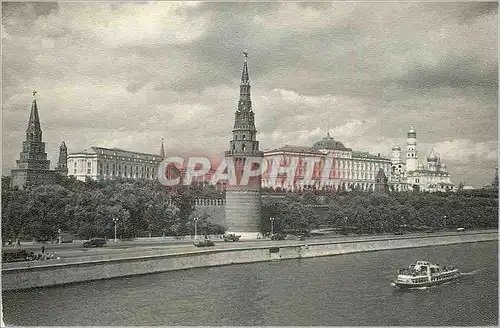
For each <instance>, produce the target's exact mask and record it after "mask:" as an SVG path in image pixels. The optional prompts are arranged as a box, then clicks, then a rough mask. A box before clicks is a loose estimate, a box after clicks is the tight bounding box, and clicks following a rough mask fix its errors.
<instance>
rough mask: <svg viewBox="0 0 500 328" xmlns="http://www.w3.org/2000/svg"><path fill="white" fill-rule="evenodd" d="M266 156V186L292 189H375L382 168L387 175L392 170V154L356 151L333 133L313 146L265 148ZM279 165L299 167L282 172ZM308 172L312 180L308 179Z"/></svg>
mask: <svg viewBox="0 0 500 328" xmlns="http://www.w3.org/2000/svg"><path fill="white" fill-rule="evenodd" d="M264 157H265V159H266V160H267V162H268V169H267V172H266V173H265V174H264V175H263V177H262V187H268V188H281V189H285V190H290V191H295V190H301V189H304V188H314V189H324V188H335V190H356V189H359V190H374V187H375V182H376V176H377V173H378V171H379V169H380V168H381V169H382V170H383V171H384V173H385V175H386V176H387V177H389V176H390V172H391V160H390V159H389V158H385V157H381V156H380V154H378V155H372V154H369V153H366V152H358V151H353V150H352V149H350V148H347V147H345V146H344V144H343V143H342V142H340V141H337V140H335V139H334V138H332V137H331V136H330V134H329V133H327V135H326V137H324V138H323V139H321V140H320V141H318V142H316V143H315V144H314V145H313V146H312V147H304V146H289V145H285V146H284V147H280V148H277V149H273V150H268V151H265V152H264ZM329 161H330V163H331V164H330V163H329ZM277 166H281V167H289V168H294V167H296V169H295V170H294V169H292V171H293V172H292V171H291V172H290V174H283V173H281V174H279V173H278V171H277V170H276V167H277ZM308 170H309V172H308ZM294 172H295V173H294ZM290 175H292V176H293V178H292V177H290ZM308 176H309V177H310V180H309V179H307V177H308Z"/></svg>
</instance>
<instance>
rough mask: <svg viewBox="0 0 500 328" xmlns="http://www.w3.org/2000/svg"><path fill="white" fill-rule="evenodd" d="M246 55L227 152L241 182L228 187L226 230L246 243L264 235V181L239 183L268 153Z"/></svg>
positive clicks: (256, 180)
mask: <svg viewBox="0 0 500 328" xmlns="http://www.w3.org/2000/svg"><path fill="white" fill-rule="evenodd" d="M244 55H245V59H244V62H243V72H242V75H241V84H240V99H239V101H238V109H237V110H236V112H235V119H234V126H233V139H232V140H231V141H230V142H229V147H230V148H229V150H228V151H226V152H225V160H226V163H227V164H228V166H230V165H234V168H235V173H236V180H237V181H236V184H231V180H230V179H229V181H228V184H227V187H226V208H225V226H226V228H227V231H229V232H232V233H236V234H239V235H241V236H242V237H241V238H242V239H255V238H257V235H258V234H259V231H260V227H259V225H260V219H261V218H260V215H261V212H260V209H261V199H260V189H261V178H260V177H255V178H251V179H250V180H249V182H248V183H239V182H240V181H238V180H239V179H240V178H241V176H242V175H243V171H244V168H245V163H246V162H247V161H248V160H249V159H250V158H252V159H255V158H260V159H263V157H264V153H263V152H262V151H260V150H259V142H258V141H257V129H256V128H255V113H254V112H253V110H252V101H251V98H250V79H249V76H248V63H247V61H248V54H247V53H246V52H244ZM247 165H249V164H248V163H247ZM228 172H229V170H228Z"/></svg>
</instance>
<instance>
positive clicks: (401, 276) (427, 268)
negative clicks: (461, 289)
mask: <svg viewBox="0 0 500 328" xmlns="http://www.w3.org/2000/svg"><path fill="white" fill-rule="evenodd" d="M459 277H460V272H459V271H458V269H456V268H454V267H453V266H444V267H440V266H439V264H431V263H429V262H427V261H417V263H415V264H412V265H410V266H409V268H408V269H401V270H399V271H398V278H397V280H396V281H394V285H395V286H396V287H399V288H416V287H428V286H433V285H438V284H442V283H444V282H447V281H451V280H455V279H457V278H459Z"/></svg>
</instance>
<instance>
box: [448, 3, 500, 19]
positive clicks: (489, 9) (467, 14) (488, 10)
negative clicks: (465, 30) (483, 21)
mask: <svg viewBox="0 0 500 328" xmlns="http://www.w3.org/2000/svg"><path fill="white" fill-rule="evenodd" d="M497 13H498V2H476V3H468V4H466V5H465V7H464V8H462V9H461V10H460V14H459V15H458V18H459V19H460V20H461V21H462V22H464V23H470V22H471V21H473V20H475V19H478V18H480V17H481V16H485V15H496V14H497Z"/></svg>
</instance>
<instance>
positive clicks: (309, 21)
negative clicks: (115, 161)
mask: <svg viewBox="0 0 500 328" xmlns="http://www.w3.org/2000/svg"><path fill="white" fill-rule="evenodd" d="M2 5H3V11H4V16H6V19H5V20H4V21H3V31H2V47H3V56H2V61H3V62H2V64H3V76H2V77H3V85H2V88H3V89H2V91H3V104H2V106H3V107H2V109H3V130H2V131H3V142H2V152H3V173H4V174H7V173H8V172H9V170H10V168H12V167H15V160H16V159H18V158H19V152H20V151H21V145H22V141H23V140H24V138H25V131H26V126H27V123H28V118H29V110H30V105H31V99H32V91H33V90H34V89H36V90H37V92H38V94H37V99H38V108H39V111H40V119H41V125H42V130H43V140H44V141H45V142H46V144H47V146H46V149H47V152H48V156H49V159H50V160H51V161H52V163H51V164H52V166H54V165H55V163H56V161H57V156H58V150H59V145H60V143H61V141H62V140H64V141H65V142H66V144H67V146H68V151H69V152H77V151H81V150H83V149H85V148H88V147H90V146H102V147H117V148H122V149H127V150H133V151H141V152H148V153H159V150H160V142H161V138H162V137H163V138H165V148H166V151H167V154H171V155H172V154H179V153H183V154H186V153H191V154H208V155H212V156H213V155H217V154H222V153H223V151H224V150H226V149H228V148H229V140H230V139H231V129H232V126H233V120H234V112H235V110H236V107H237V101H238V97H239V82H240V81H239V80H240V77H241V68H242V63H243V55H242V52H243V51H244V50H248V52H249V73H250V82H251V85H252V101H253V109H254V111H255V113H256V126H257V130H258V135H257V137H258V140H260V146H261V149H272V148H277V147H280V146H283V145H285V144H289V145H303V146H309V145H312V144H313V143H314V142H315V141H317V140H319V139H320V138H322V137H323V136H325V134H326V127H327V124H328V122H329V125H330V133H331V135H332V136H333V137H334V138H335V139H337V140H339V141H342V142H343V143H344V144H345V145H346V146H347V147H350V148H352V149H353V150H359V151H368V152H371V153H374V154H376V153H381V154H383V155H387V156H389V155H390V152H391V148H392V146H394V145H399V146H401V147H402V148H403V149H405V148H406V132H407V131H408V129H409V128H410V126H411V125H413V126H414V127H415V130H416V131H417V140H418V150H419V155H420V161H421V162H422V163H425V158H426V156H427V154H428V152H429V151H430V150H431V148H432V147H434V148H435V149H436V151H437V152H438V153H439V154H440V155H441V158H442V161H443V162H444V163H446V164H447V166H448V169H449V171H450V172H451V174H452V180H453V182H455V183H456V184H458V183H459V182H460V181H462V180H464V181H465V183H466V184H468V185H473V186H476V187H480V186H482V185H484V184H486V183H490V182H491V181H492V180H493V177H494V171H495V167H496V166H497V164H496V162H497V146H498V133H497V121H498V110H497V102H498V100H497V99H498V91H497V89H498V65H497V37H498V35H497V26H498V16H497V14H498V11H497V4H496V3H387V2H386V3H369V2H364V3H363V2H349V3H339V2H335V3H283V2H282V3H180V2H179V3H176V2H162V3H161V2H160V3H108V4H107V3H24V4H19V3H3V4H2Z"/></svg>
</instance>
